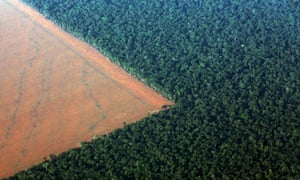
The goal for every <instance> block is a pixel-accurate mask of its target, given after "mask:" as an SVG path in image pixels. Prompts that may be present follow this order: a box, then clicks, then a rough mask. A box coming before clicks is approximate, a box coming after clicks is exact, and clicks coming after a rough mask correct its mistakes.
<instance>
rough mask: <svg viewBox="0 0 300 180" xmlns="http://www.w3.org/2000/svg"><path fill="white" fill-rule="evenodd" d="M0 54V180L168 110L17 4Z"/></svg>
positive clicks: (2, 4)
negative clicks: (163, 109)
mask: <svg viewBox="0 0 300 180" xmlns="http://www.w3.org/2000/svg"><path fill="white" fill-rule="evenodd" d="M0 47H1V48H0V154H1V156H0V178H1V177H7V176H10V175H13V174H14V173H16V172H18V171H20V170H23V169H26V168H28V167H31V166H32V165H33V164H36V163H39V162H40V161H42V160H43V158H44V157H48V156H49V154H52V153H54V154H57V153H61V152H63V151H66V150H68V149H70V148H74V147H78V146H79V143H80V142H82V141H87V140H91V139H92V137H93V136H94V135H101V134H105V133H108V132H110V131H112V130H114V129H116V128H119V127H122V126H123V122H126V123H127V124H129V123H132V122H135V121H137V120H139V119H141V118H143V117H145V116H147V115H148V113H149V112H153V111H156V110H160V109H161V108H162V106H163V105H171V104H172V102H170V101H169V100H167V99H165V98H163V97H162V96H161V95H159V94H158V93H157V92H155V91H154V90H152V89H150V88H148V87H147V86H145V85H144V84H142V83H141V82H139V81H138V80H136V79H135V78H133V77H131V76H129V75H128V74H127V73H126V72H124V71H123V70H122V69H121V68H119V67H118V66H117V65H114V64H112V63H111V62H110V61H109V60H108V59H107V58H106V57H104V56H102V55H101V54H99V53H98V52H97V51H96V50H94V49H93V48H91V47H89V46H88V45H86V44H85V43H83V42H81V41H79V40H77V39H76V38H74V37H72V36H71V35H69V34H67V33H65V32H63V31H62V30H60V29H59V28H58V27H56V26H55V25H54V24H52V23H51V22H50V21H48V20H46V19H45V18H43V17H42V16H41V15H40V14H38V13H37V12H35V11H34V10H32V9H31V8H29V7H27V6H25V5H24V4H22V3H20V2H19V1H16V0H2V1H0Z"/></svg>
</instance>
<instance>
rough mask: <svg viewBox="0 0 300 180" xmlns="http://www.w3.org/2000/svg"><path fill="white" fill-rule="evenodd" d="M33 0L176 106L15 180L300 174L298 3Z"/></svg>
mask: <svg viewBox="0 0 300 180" xmlns="http://www.w3.org/2000/svg"><path fill="white" fill-rule="evenodd" d="M23 1H24V2H25V3H26V4H28V5H30V6H31V7H33V8H35V9H36V10H37V11H39V12H40V13H42V14H43V15H44V16H45V17H46V18H48V19H50V20H51V21H52V22H54V23H55V24H57V25H58V26H60V27H61V28H62V29H64V30H65V31H67V32H69V33H71V34H73V35H74V36H75V37H77V38H79V39H81V40H83V41H85V42H87V43H88V44H90V45H92V46H93V47H95V48H96V49H97V50H99V51H100V52H101V53H103V54H104V55H106V56H107V57H109V58H110V59H111V60H112V61H113V62H114V63H116V64H118V65H120V66H121V67H122V68H123V69H125V70H126V71H127V72H129V73H130V74H131V75H133V76H135V77H136V78H138V79H139V80H141V81H143V82H144V83H145V84H147V85H148V86H150V87H152V88H154V89H155V90H157V91H158V92H160V93H161V94H162V95H164V96H165V97H167V98H169V99H171V100H173V101H174V102H175V103H176V104H175V105H174V106H173V107H171V108H169V109H166V110H164V111H161V112H159V113H157V114H151V115H150V114H149V116H148V117H146V118H145V119H143V120H141V121H138V122H137V123H134V124H130V125H126V124H124V128H121V129H117V130H115V131H114V132H112V133H110V134H107V135H104V136H100V137H97V138H95V139H94V140H92V141H91V142H82V143H81V147H80V148H76V149H71V150H69V151H68V152H64V153H62V154H59V155H51V156H50V157H49V159H47V160H45V161H44V162H42V163H41V164H38V165H35V166H33V167H32V168H30V169H27V170H25V171H23V172H20V173H18V174H16V175H15V176H13V177H11V179H31V178H34V179H233V178H234V179H299V178H300V73H299V70H300V2H299V1H297V0H264V1H261V0H252V1H249V0H151V1H150V0H80V1H73V0H23ZM116 108H118V105H117V104H116Z"/></svg>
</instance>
